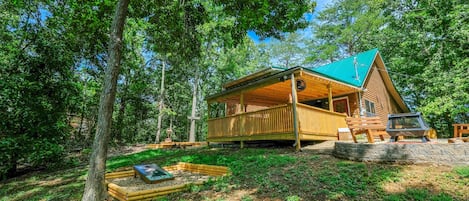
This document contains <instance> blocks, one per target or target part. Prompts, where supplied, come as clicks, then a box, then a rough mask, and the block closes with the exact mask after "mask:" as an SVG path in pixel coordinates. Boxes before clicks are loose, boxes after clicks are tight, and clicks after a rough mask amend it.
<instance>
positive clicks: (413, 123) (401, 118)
mask: <svg viewBox="0 0 469 201" xmlns="http://www.w3.org/2000/svg"><path fill="white" fill-rule="evenodd" d="M428 130H430V128H429V127H428V126H427V124H426V123H425V121H424V120H423V118H422V114H421V113H420V112H417V113H402V114H389V115H388V124H387V126H386V132H387V133H388V134H389V135H391V142H397V140H398V137H399V136H406V137H421V139H422V142H428V141H430V139H429V138H428V136H427V131H428Z"/></svg>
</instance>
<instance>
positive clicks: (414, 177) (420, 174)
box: [382, 165, 469, 194]
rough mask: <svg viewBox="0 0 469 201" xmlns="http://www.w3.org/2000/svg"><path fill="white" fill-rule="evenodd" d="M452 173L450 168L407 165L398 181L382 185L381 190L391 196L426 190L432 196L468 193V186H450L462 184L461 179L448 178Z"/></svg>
mask: <svg viewBox="0 0 469 201" xmlns="http://www.w3.org/2000/svg"><path fill="white" fill-rule="evenodd" d="M452 171H453V168H452V167H450V166H440V165H427V166H426V165H407V166H405V168H403V169H402V170H401V171H400V173H399V175H400V176H401V177H400V178H401V179H400V180H398V181H392V182H387V183H383V185H382V188H383V190H384V191H385V192H386V193H391V194H396V193H404V192H405V191H406V189H427V190H428V191H430V192H431V193H432V194H438V193H441V192H446V193H450V192H451V194H459V193H461V192H468V191H469V185H452V184H451V183H454V182H458V181H461V182H463V179H462V178H454V176H450V175H451V174H450V173H451V172H452ZM442 184H447V185H442Z"/></svg>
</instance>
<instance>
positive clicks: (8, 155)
mask: <svg viewBox="0 0 469 201" xmlns="http://www.w3.org/2000/svg"><path fill="white" fill-rule="evenodd" d="M41 6H42V5H41V4H39V3H31V2H30V4H23V5H19V6H18V5H17V4H9V3H6V2H5V3H0V7H3V8H2V9H1V10H2V13H4V14H5V15H0V16H1V17H2V18H3V17H5V16H8V17H12V19H16V21H15V22H12V21H9V22H10V23H9V24H7V25H5V26H2V28H4V27H8V28H6V29H5V30H2V34H5V35H3V36H5V37H8V40H5V38H3V39H2V40H1V43H2V47H1V48H0V55H2V56H1V58H0V80H2V81H1V82H0V115H1V116H2V117H3V121H2V123H1V124H0V130H1V131H0V136H1V141H0V151H1V152H2V154H1V155H0V160H1V161H3V162H2V165H1V167H0V177H4V176H5V175H7V176H13V175H15V174H16V168H17V167H16V166H17V164H18V162H20V161H21V162H22V163H26V164H28V165H30V166H33V167H37V166H46V165H50V164H52V163H54V162H57V161H60V160H61V158H62V154H63V151H64V147H63V144H64V142H65V139H66V137H67V136H68V135H69V126H68V120H67V111H70V110H73V109H74V107H73V103H75V101H76V98H77V97H76V96H75V94H76V92H77V86H76V84H75V82H74V80H75V76H74V75H73V72H72V68H71V67H72V66H73V54H72V52H71V51H70V50H68V49H67V48H65V46H64V45H65V44H64V43H63V42H62V41H64V40H65V41H66V40H67V38H66V37H65V36H64V35H62V34H61V33H60V32H59V31H58V30H57V29H54V28H55V27H54V25H53V24H52V25H49V24H46V23H45V22H44V21H43V18H44V16H41V15H42V13H41V12H42V11H41V9H40V8H41ZM25 11H29V12H30V13H28V14H26V15H23V14H22V13H23V12H25ZM1 21H2V22H4V21H3V20H1ZM7 21H8V20H7Z"/></svg>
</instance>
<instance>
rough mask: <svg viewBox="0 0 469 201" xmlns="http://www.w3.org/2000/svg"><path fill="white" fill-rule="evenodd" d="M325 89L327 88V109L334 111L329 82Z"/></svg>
mask: <svg viewBox="0 0 469 201" xmlns="http://www.w3.org/2000/svg"><path fill="white" fill-rule="evenodd" d="M327 89H328V91H329V92H328V97H327V98H328V101H329V111H331V112H334V104H333V100H332V85H331V83H329V84H328V85H327Z"/></svg>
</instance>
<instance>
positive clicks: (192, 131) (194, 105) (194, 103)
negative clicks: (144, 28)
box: [189, 66, 199, 142]
mask: <svg viewBox="0 0 469 201" xmlns="http://www.w3.org/2000/svg"><path fill="white" fill-rule="evenodd" d="M198 85H199V67H198V66H197V69H196V70H195V79H194V91H193V92H192V112H191V117H190V120H191V128H190V131H189V142H195V120H197V119H198V117H196V116H195V113H196V111H195V110H196V109H197V86H198Z"/></svg>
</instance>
